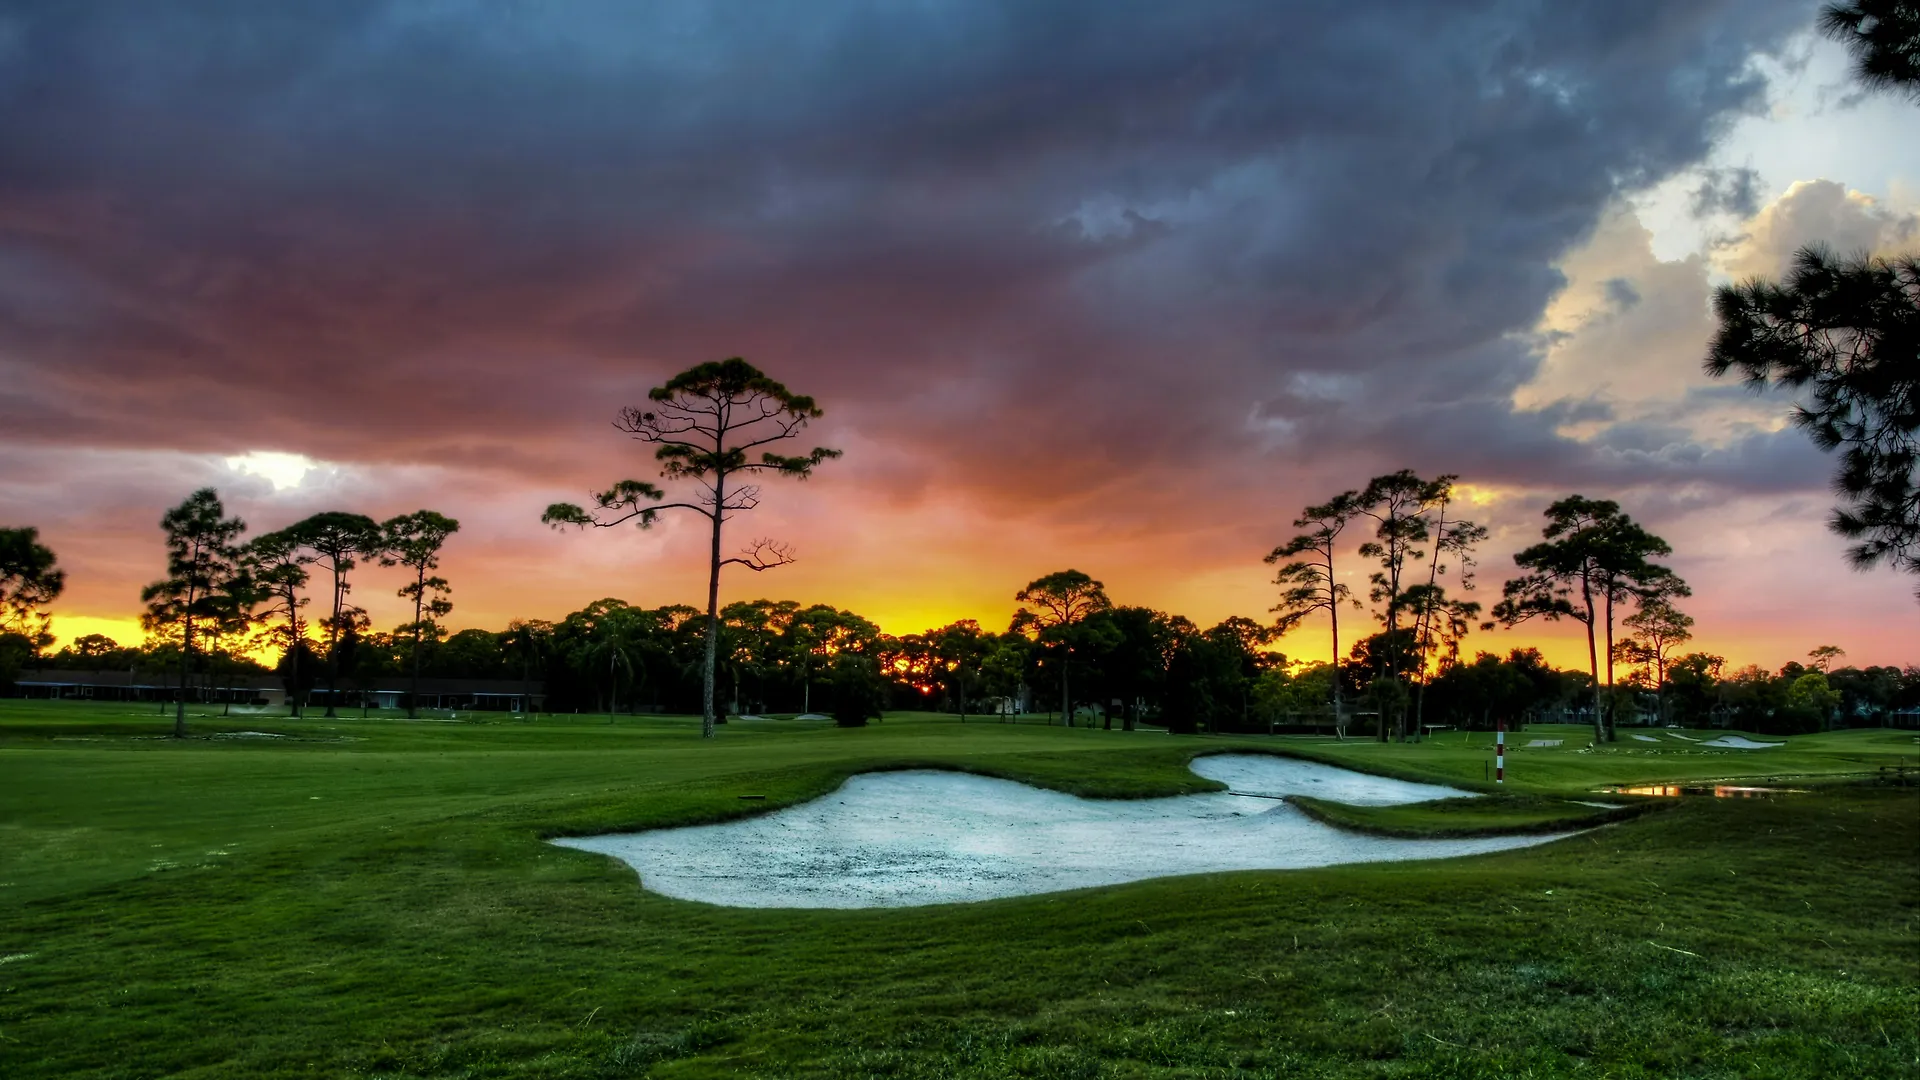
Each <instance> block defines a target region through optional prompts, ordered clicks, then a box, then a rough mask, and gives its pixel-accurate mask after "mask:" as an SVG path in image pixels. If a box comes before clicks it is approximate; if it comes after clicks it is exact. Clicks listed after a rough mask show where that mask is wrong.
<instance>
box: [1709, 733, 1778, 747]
mask: <svg viewBox="0 0 1920 1080" xmlns="http://www.w3.org/2000/svg"><path fill="white" fill-rule="evenodd" d="M1700 745H1701V746H1730V747H1732V748H1734V749H1735V750H1770V749H1772V748H1773V747H1776V746H1785V745H1787V744H1786V743H1783V742H1754V741H1753V740H1752V739H1749V738H1747V737H1746V736H1744V735H1722V736H1720V737H1719V738H1717V739H1710V740H1708V741H1706V742H1703V743H1701V744H1700Z"/></svg>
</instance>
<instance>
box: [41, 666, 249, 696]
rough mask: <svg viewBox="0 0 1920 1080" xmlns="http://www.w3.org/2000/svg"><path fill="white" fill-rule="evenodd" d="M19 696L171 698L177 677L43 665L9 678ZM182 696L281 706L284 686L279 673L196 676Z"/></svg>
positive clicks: (177, 689) (176, 692)
mask: <svg viewBox="0 0 1920 1080" xmlns="http://www.w3.org/2000/svg"><path fill="white" fill-rule="evenodd" d="M13 685H14V692H15V693H17V694H19V695H20V696H21V697H29V698H43V699H55V700H73V701H172V700H173V699H174V698H175V697H177V696H179V693H180V677H179V675H177V674H172V673H167V672H159V671H71V670H64V669H60V668H46V669H43V670H40V671H23V672H21V673H20V675H19V677H18V678H16V679H14V681H13ZM187 700H188V701H196V702H203V703H207V704H213V705H220V704H234V705H285V704H286V703H287V690H286V686H285V684H283V683H282V682H281V681H280V679H279V677H278V676H274V675H259V674H253V675H248V674H243V673H235V674H233V675H215V676H213V678H212V680H211V681H209V680H208V678H207V677H206V676H204V675H196V676H194V677H193V678H192V679H190V680H188V683H187Z"/></svg>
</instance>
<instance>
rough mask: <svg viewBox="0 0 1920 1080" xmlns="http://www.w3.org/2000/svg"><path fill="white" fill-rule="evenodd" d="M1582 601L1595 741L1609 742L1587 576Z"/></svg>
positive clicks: (1583, 583) (1581, 595) (1582, 591)
mask: <svg viewBox="0 0 1920 1080" xmlns="http://www.w3.org/2000/svg"><path fill="white" fill-rule="evenodd" d="M1580 599H1581V600H1582V601H1583V602H1584V603H1585V604H1586V607H1587V670H1588V672H1590V673H1591V674H1592V676H1593V740H1594V741H1595V742H1606V741H1607V722H1606V717H1605V713H1604V712H1603V711H1602V710H1601V708H1600V656H1599V654H1598V653H1597V652H1596V651H1595V649H1594V645H1593V618H1594V614H1595V612H1594V610H1593V589H1592V588H1591V587H1589V586H1588V584H1587V579H1586V576H1585V575H1581V578H1580Z"/></svg>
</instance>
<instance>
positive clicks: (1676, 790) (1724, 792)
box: [1606, 784, 1801, 799]
mask: <svg viewBox="0 0 1920 1080" xmlns="http://www.w3.org/2000/svg"><path fill="white" fill-rule="evenodd" d="M1606 790H1607V791H1608V792H1610V793H1612V794H1614V795H1666V796H1679V795H1711V796H1713V797H1714V798H1716V799H1764V798H1767V797H1768V796H1770V795H1793V794H1799V793H1800V791H1801V789H1799V788H1776V787H1742V786H1740V785H1736V784H1640V785H1637V786H1634V787H1612V788H1607V789H1606Z"/></svg>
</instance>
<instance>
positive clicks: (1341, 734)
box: [1327, 545, 1347, 742]
mask: <svg viewBox="0 0 1920 1080" xmlns="http://www.w3.org/2000/svg"><path fill="white" fill-rule="evenodd" d="M1329 547H1331V545H1329ZM1327 615H1328V616H1329V617H1330V618H1331V619H1332V621H1333V737H1334V738H1335V739H1338V740H1339V741H1341V742H1346V741H1347V710H1346V704H1345V702H1344V700H1343V699H1342V697H1341V693H1340V593H1339V591H1338V590H1337V588H1336V586H1335V583H1334V580H1333V555H1332V554H1331V553H1329V554H1328V555H1327Z"/></svg>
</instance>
